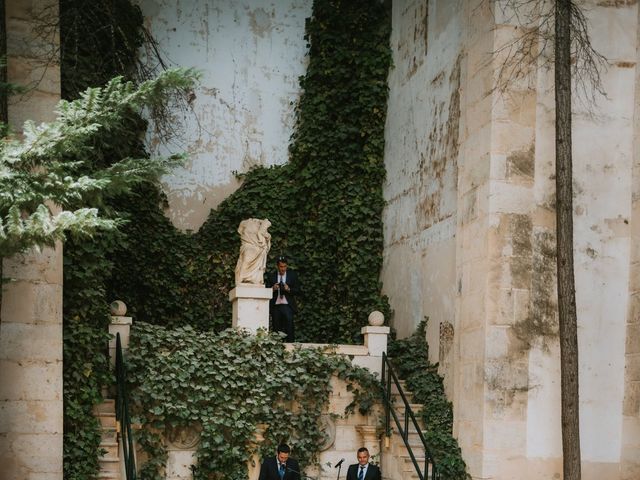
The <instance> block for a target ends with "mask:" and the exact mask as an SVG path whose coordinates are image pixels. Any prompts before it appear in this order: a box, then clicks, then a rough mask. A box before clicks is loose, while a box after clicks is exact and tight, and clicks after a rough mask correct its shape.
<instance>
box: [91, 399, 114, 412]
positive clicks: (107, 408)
mask: <svg viewBox="0 0 640 480" xmlns="http://www.w3.org/2000/svg"><path fill="white" fill-rule="evenodd" d="M103 413H112V414H114V415H115V413H116V401H115V400H113V399H111V398H107V399H106V400H104V401H103V402H102V403H99V404H97V405H94V407H93V414H94V415H100V414H103Z"/></svg>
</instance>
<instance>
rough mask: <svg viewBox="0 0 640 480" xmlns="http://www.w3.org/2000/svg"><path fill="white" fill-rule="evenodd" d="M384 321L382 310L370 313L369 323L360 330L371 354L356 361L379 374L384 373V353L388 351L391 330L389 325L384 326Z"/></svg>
mask: <svg viewBox="0 0 640 480" xmlns="http://www.w3.org/2000/svg"><path fill="white" fill-rule="evenodd" d="M383 323H384V315H383V314H382V313H381V312H378V311H374V312H371V313H370V314H369V325H368V326H366V327H362V329H361V330H360V331H361V332H362V335H364V346H365V347H367V350H368V351H369V354H368V356H367V357H366V358H363V359H361V360H360V361H359V362H356V363H358V364H359V365H361V366H363V367H367V368H368V369H369V370H371V372H372V373H377V374H378V376H380V375H381V374H382V354H383V353H387V337H388V336H389V332H390V330H391V329H390V328H389V327H383V326H382V324H383Z"/></svg>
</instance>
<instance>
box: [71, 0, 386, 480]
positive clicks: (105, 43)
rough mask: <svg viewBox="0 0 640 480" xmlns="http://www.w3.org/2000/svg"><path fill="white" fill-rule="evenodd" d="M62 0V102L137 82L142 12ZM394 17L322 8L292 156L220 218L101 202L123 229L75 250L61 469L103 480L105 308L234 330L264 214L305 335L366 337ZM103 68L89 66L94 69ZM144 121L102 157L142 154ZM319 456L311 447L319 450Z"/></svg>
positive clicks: (98, 159)
mask: <svg viewBox="0 0 640 480" xmlns="http://www.w3.org/2000/svg"><path fill="white" fill-rule="evenodd" d="M84 3H85V2H79V1H77V0H64V1H63V2H61V22H60V25H61V38H62V67H61V70H62V79H63V92H64V96H65V97H66V98H74V97H75V96H77V95H78V93H79V91H81V90H82V89H83V88H85V87H87V86H92V85H99V84H103V83H105V82H106V81H107V80H108V79H109V78H110V77H112V76H115V75H117V74H121V75H125V77H127V78H133V79H135V78H140V75H141V74H144V72H141V70H140V68H139V64H137V63H136V60H135V57H133V56H132V52H133V51H135V49H136V48H138V47H139V46H140V45H141V44H142V43H143V42H144V41H145V38H146V37H145V31H144V30H143V24H142V20H143V19H142V16H141V15H140V11H139V10H138V9H137V7H135V6H133V5H131V4H130V3H129V2H128V1H127V0H120V1H119V2H117V5H115V6H116V7H118V8H114V4H113V2H107V1H99V2H94V3H92V5H91V8H81V7H82V6H83V5H84ZM388 37H389V11H388V8H387V6H385V5H384V4H381V3H380V2H378V1H373V0H372V1H365V0H359V1H346V0H345V1H328V0H320V1H317V2H315V4H314V7H313V16H312V18H311V19H310V20H309V21H308V22H307V33H306V40H307V41H308V42H309V66H308V71H307V74H306V75H305V76H304V77H303V78H301V87H302V89H303V91H304V93H303V95H302V97H301V99H300V102H299V104H298V105H297V107H296V113H297V124H296V133H295V134H294V136H293V138H292V143H291V146H290V161H289V163H288V164H286V165H283V166H279V167H272V168H257V169H255V170H252V171H250V172H249V173H248V174H247V175H246V176H245V178H243V179H242V180H243V185H242V187H241V188H240V189H239V190H238V191H237V192H236V193H235V194H233V195H231V196H230V197H229V198H227V200H225V201H224V202H223V204H221V205H220V207H219V208H218V209H217V210H215V211H212V213H211V215H210V217H209V219H208V220H207V222H206V223H205V225H204V226H203V227H202V228H201V230H200V231H199V232H197V233H196V234H186V233H183V232H180V231H178V230H176V229H175V228H174V227H173V226H172V225H171V223H170V222H169V221H168V220H167V218H166V216H165V214H164V213H165V212H164V208H165V207H166V203H165V197H164V195H163V194H162V192H161V191H159V190H158V189H157V187H155V186H153V185H146V186H144V187H142V188H140V189H138V191H137V192H136V193H135V194H133V195H131V196H127V197H122V198H119V199H117V200H115V201H113V202H110V203H109V204H108V205H103V207H104V208H105V210H106V211H107V212H108V211H112V212H114V213H115V212H116V211H117V212H119V213H120V214H123V215H125V216H126V217H127V219H128V223H127V224H126V225H125V226H124V227H123V228H122V230H121V233H120V234H108V235H101V236H99V237H98V236H97V237H96V238H95V239H94V241H86V240H82V241H80V240H75V239H71V241H69V242H68V243H67V245H66V247H65V290H64V295H65V297H64V334H65V338H64V342H65V344H64V348H65V351H64V355H65V357H64V359H65V372H64V396H65V445H64V449H65V478H69V479H86V478H92V477H94V476H95V475H96V473H97V468H98V462H97V450H98V444H99V440H100V433H99V426H98V424H97V422H96V420H95V419H94V418H93V417H92V413H91V410H92V407H93V405H94V404H95V403H97V402H99V401H100V399H101V388H102V387H103V386H104V385H106V384H108V383H109V379H110V376H109V371H108V362H107V359H106V357H105V355H104V354H101V353H100V352H102V351H103V347H104V344H105V343H106V325H107V322H108V317H107V311H108V308H107V305H108V302H109V301H111V300H113V299H114V298H118V299H122V300H124V301H125V302H126V303H127V304H128V305H129V307H130V311H131V313H132V315H133V316H134V317H135V318H136V321H145V322H148V323H150V324H156V325H163V326H165V327H186V326H187V325H190V326H191V327H192V328H195V329H196V330H200V331H210V330H212V331H221V330H223V329H225V328H226V327H228V326H230V322H231V310H230V303H229V301H228V295H227V294H228V291H229V290H230V289H231V288H233V270H234V267H235V263H236V259H237V254H238V249H239V239H238V236H237V233H236V229H237V226H238V224H239V222H240V221H241V220H243V219H245V218H248V217H261V218H264V217H267V218H269V219H270V220H271V222H272V224H273V226H272V227H271V233H272V236H273V242H272V250H271V256H272V258H273V257H275V256H276V255H278V254H280V253H286V254H288V255H290V257H291V259H292V260H291V267H293V268H297V269H298V270H299V271H300V274H301V278H302V282H303V295H302V298H301V301H300V306H301V310H300V313H299V314H298V316H297V322H298V325H297V332H298V340H301V341H305V340H306V341H310V340H311V341H322V342H346V343H350V342H353V341H356V340H359V338H358V336H359V331H360V327H361V326H362V325H364V324H366V320H367V316H368V314H369V313H370V312H371V311H372V310H376V309H377V310H382V311H383V312H385V314H387V316H388V314H389V308H388V304H387V301H386V299H385V298H384V297H382V296H380V293H379V292H380V284H379V281H378V274H379V270H380V262H381V253H382V225H381V211H382V207H383V200H382V192H381V188H382V181H383V179H384V166H383V162H382V154H383V146H384V136H383V126H384V119H385V112H386V99H387V86H386V75H387V71H388V69H389V65H390V55H389V47H388ZM94 62H97V63H95V66H94ZM145 126H146V124H145V122H143V121H142V120H141V119H140V118H139V117H137V116H136V115H133V114H132V115H131V117H130V119H129V120H128V124H127V125H123V128H122V129H119V130H118V131H117V132H115V131H114V132H108V131H107V132H105V135H104V136H103V137H102V138H101V139H99V140H98V141H97V142H96V145H95V146H94V153H95V155H94V159H93V160H94V162H95V165H96V166H99V165H108V164H110V163H112V162H114V161H118V160H119V159H122V158H126V157H127V156H140V155H144V154H145V153H144V150H143V148H142V144H141V138H142V134H143V132H144V128H145ZM311 454H312V452H310V455H311Z"/></svg>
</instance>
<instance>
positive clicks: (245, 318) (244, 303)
mask: <svg viewBox="0 0 640 480" xmlns="http://www.w3.org/2000/svg"><path fill="white" fill-rule="evenodd" d="M272 296H273V290H271V289H270V288H264V286H261V285H253V284H242V283H241V284H240V285H238V286H236V288H234V289H233V290H231V291H230V292H229V300H231V303H232V306H233V313H232V323H231V325H232V326H233V327H234V328H246V329H247V330H249V331H250V332H251V333H256V332H257V331H258V329H259V328H264V329H265V330H269V300H271V297H272Z"/></svg>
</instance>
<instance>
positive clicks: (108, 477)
mask: <svg viewBox="0 0 640 480" xmlns="http://www.w3.org/2000/svg"><path fill="white" fill-rule="evenodd" d="M98 479H99V480H120V472H119V471H118V472H98Z"/></svg>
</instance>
